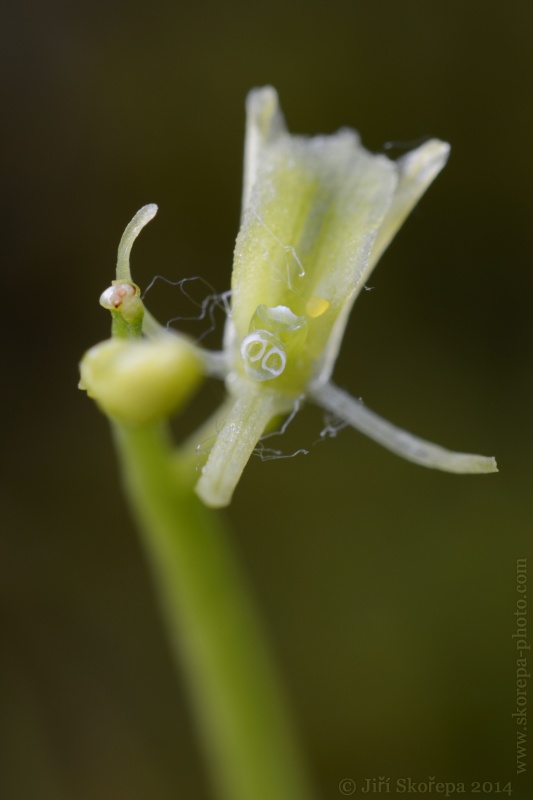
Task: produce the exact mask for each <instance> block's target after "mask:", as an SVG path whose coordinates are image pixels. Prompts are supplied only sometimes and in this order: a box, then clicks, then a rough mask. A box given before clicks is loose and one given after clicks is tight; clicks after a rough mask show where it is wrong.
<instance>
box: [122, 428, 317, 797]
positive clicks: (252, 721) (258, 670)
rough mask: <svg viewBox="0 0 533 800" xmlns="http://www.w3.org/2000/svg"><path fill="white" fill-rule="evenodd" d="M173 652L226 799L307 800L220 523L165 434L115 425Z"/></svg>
mask: <svg viewBox="0 0 533 800" xmlns="http://www.w3.org/2000/svg"><path fill="white" fill-rule="evenodd" d="M114 433H115V441H116V445H117V449H118V451H119V455H120V459H121V462H122V469H123V475H124V481H125V488H126V491H127V494H128V496H129V499H130V502H131V505H132V507H133V511H134V513H135V516H136V518H137V519H138V521H139V524H140V531H141V536H142V540H143V544H144V547H145V550H146V552H147V554H148V557H149V560H150V562H151V565H152V570H153V574H154V578H155V583H156V586H157V588H158V590H159V592H160V599H161V601H162V606H163V610H164V614H165V619H166V624H167V629H168V632H169V635H170V641H171V644H172V647H173V649H174V652H175V654H176V656H177V657H179V660H180V663H181V664H182V666H183V668H184V670H185V673H186V678H187V679H188V681H189V686H190V689H191V699H192V703H193V706H194V710H195V712H196V716H197V719H198V721H199V726H200V733H201V736H202V738H203V742H204V745H205V748H206V750H207V753H208V756H209V758H210V761H211V767H212V777H213V781H214V785H215V788H216V789H217V790H218V792H219V795H220V797H221V798H225V799H227V800H309V798H311V796H312V792H311V789H310V786H309V784H308V781H307V778H306V777H305V775H304V771H303V769H302V766H301V763H300V758H299V754H298V753H297V748H296V745H295V742H294V739H293V735H292V730H291V727H290V724H289V721H288V717H287V714H286V710H285V704H284V700H283V696H282V692H281V690H280V686H279V685H278V681H277V677H276V675H275V671H274V669H273V666H272V663H271V660H270V656H269V653H268V651H267V649H266V647H265V643H264V641H263V638H262V636H261V634H260V629H259V626H258V622H257V619H256V616H255V613H254V610H253V609H252V607H251V604H250V600H249V597H248V593H247V591H246V587H245V586H244V585H243V580H242V576H241V575H240V572H239V569H238V566H237V564H236V562H235V560H234V558H233V555H232V553H231V551H230V548H229V546H228V542H227V539H226V536H225V531H224V530H223V529H222V526H221V524H220V519H219V517H217V516H216V515H215V514H214V513H213V512H211V511H209V509H207V508H205V507H204V506H203V505H202V504H201V502H200V501H199V500H198V499H197V498H196V497H195V495H194V493H193V491H192V486H191V485H190V480H189V478H187V477H185V476H184V475H183V474H180V473H182V472H183V469H182V467H181V465H180V464H179V462H176V457H175V455H174V454H173V453H172V451H171V449H170V446H169V444H168V442H167V439H166V432H165V430H164V429H163V428H162V427H159V426H157V427H141V428H136V429H134V428H127V427H124V426H121V425H116V424H115V425H114Z"/></svg>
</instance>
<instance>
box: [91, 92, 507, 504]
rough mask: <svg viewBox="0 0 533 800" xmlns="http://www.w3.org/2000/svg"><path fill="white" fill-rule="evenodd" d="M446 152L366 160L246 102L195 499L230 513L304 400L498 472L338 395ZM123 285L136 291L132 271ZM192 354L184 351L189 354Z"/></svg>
mask: <svg viewBox="0 0 533 800" xmlns="http://www.w3.org/2000/svg"><path fill="white" fill-rule="evenodd" d="M448 153H449V145H448V144H446V143H445V142H441V141H439V140H437V139H432V140H430V141H428V142H426V143H425V144H423V145H422V146H421V147H418V148H417V149H416V150H413V151H412V152H410V153H408V154H407V155H405V156H403V157H402V158H400V159H399V160H397V161H392V160H390V159H389V158H387V157H386V156H384V155H374V154H372V153H369V152H368V151H367V150H365V149H364V148H363V147H362V145H361V144H360V140H359V137H358V135H357V133H356V132H355V131H352V130H348V129H343V130H340V131H338V132H337V133H335V134H333V135H331V136H316V137H312V138H308V137H303V136H294V135H291V134H289V133H288V131H287V128H286V125H285V121H284V118H283V115H282V113H281V110H280V108H279V104H278V97H277V94H276V92H275V90H274V89H272V88H270V87H266V88H262V89H256V90H254V91H252V92H251V93H250V94H249V96H248V100H247V126H246V144H245V174H244V191H243V211H242V224H241V229H240V232H239V235H238V237H237V243H236V247H235V256H234V266H233V275H232V283H231V289H232V295H231V310H230V314H229V316H228V319H227V323H226V330H225V336H224V349H223V352H221V353H206V352H205V351H202V355H201V359H202V360H203V364H204V369H205V371H206V372H207V373H208V374H211V375H215V376H216V377H220V378H223V379H224V380H225V382H226V386H227V391H228V394H229V398H230V400H229V403H227V404H226V406H225V407H224V413H223V419H221V420H220V425H221V427H220V428H219V430H218V433H217V435H216V438H215V441H214V444H213V446H212V448H211V450H210V452H209V455H208V458H207V462H206V464H205V466H204V467H203V469H202V471H201V475H200V478H199V480H198V483H197V487H196V491H197V493H198V495H199V496H200V497H201V499H202V500H203V501H204V502H205V503H206V504H207V505H209V506H213V507H220V506H225V505H227V504H228V503H229V502H230V500H231V497H232V494H233V491H234V489H235V487H236V485H237V483H238V481H239V478H240V476H241V474H242V471H243V469H244V467H245V465H246V463H247V461H248V459H249V458H250V456H251V455H252V453H253V451H254V449H255V448H256V446H257V443H258V441H259V439H260V438H261V436H262V435H263V434H264V432H265V429H266V428H267V426H268V425H269V423H271V422H272V420H273V419H274V418H277V417H280V416H282V415H288V414H290V413H291V412H292V411H293V410H294V409H295V408H296V407H298V406H299V404H300V403H301V401H302V400H308V401H310V402H312V403H315V404H317V405H319V406H321V407H322V408H323V409H325V410H326V411H328V412H331V413H333V414H334V415H335V416H336V417H337V418H339V419H340V420H343V421H345V422H347V423H348V424H349V425H351V426H353V427H354V428H357V429H358V430H359V431H361V432H363V433H365V434H366V435H367V436H369V437H371V438H372V439H374V440H376V441H377V442H379V443H380V444H382V445H383V446H384V447H387V448H388V449H389V450H392V451H393V452H395V453H396V454H398V455H400V456H403V457H404V458H406V459H408V460H410V461H414V462H416V463H418V464H422V465H423V466H426V467H432V468H436V469H442V470H446V471H449V472H459V473H480V472H494V471H497V468H496V462H495V460H494V459H493V458H487V457H484V456H478V455H471V454H467V453H454V452H450V451H449V450H445V449H444V448H442V447H439V446H438V445H435V444H431V443H429V442H427V441H424V440H422V439H418V438H417V437H415V436H413V435H412V434H410V433H407V432H406V431H404V430H401V429H399V428H397V427H395V426H394V425H392V424H391V423H389V422H386V421H385V420H383V419H381V418H380V417H379V416H378V415H376V414H375V413H373V412H372V411H370V410H369V409H367V408H366V407H365V406H364V405H363V403H362V402H360V401H359V400H356V399H355V398H353V397H351V396H350V395H349V394H347V393H346V392H344V391H343V390H342V389H339V388H338V387H336V386H335V385H334V384H333V383H332V382H331V374H332V371H333V367H334V364H335V360H336V358H337V355H338V352H339V347H340V344H341V341H342V337H343V334H344V329H345V327H346V323H347V321H348V316H349V314H350V310H351V308H352V305H353V303H354V301H355V299H356V297H357V295H358V293H359V292H360V291H361V289H362V287H363V286H364V284H365V282H366V281H367V279H368V276H369V275H370V272H371V271H372V269H373V268H374V266H375V264H376V263H377V260H378V259H379V257H380V256H381V254H382V253H383V251H384V250H385V248H386V247H387V246H388V245H389V243H390V241H391V240H392V238H393V236H394V235H395V233H396V231H397V230H398V228H399V227H400V225H401V224H402V222H403V221H404V219H405V218H406V217H407V215H408V214H409V212H410V211H411V209H412V208H413V206H414V205H415V204H416V203H417V202H418V200H419V199H420V197H421V196H422V194H423V193H424V192H425V190H426V189H427V187H428V186H429V185H430V183H431V182H432V181H433V179H434V178H435V177H436V175H437V174H438V173H439V171H440V170H441V169H442V167H443V166H444V164H445V163H446V160H447V157H448ZM154 209H155V210H156V207H155V206H146V207H145V208H144V209H141V211H140V212H139V214H138V215H137V216H136V217H135V218H134V220H132V223H130V226H128V229H127V231H129V232H130V234H131V235H129V238H128V237H127V236H125V237H124V238H123V242H125V243H126V244H127V248H126V249H127V252H126V251H124V255H123V258H122V263H128V264H129V262H128V258H129V250H130V249H131V244H132V243H133V239H134V238H135V236H136V235H137V233H138V232H139V230H140V229H141V227H142V226H143V225H144V224H146V222H147V221H149V219H151V218H152V216H153V215H154V213H155V210H154ZM117 278H119V284H120V283H124V282H126V283H127V282H128V281H131V276H130V275H129V265H128V266H127V268H126V267H123V268H122V270H121V271H118V272H117ZM131 286H133V287H134V284H131ZM115 288H116V287H115ZM135 288H136V287H134V289H132V290H129V291H130V295H131V296H132V297H134V296H135ZM110 291H111V290H108V292H110ZM104 294H105V293H104ZM128 297H129V296H128ZM106 299H107V302H108V305H107V307H110V308H111V307H112V306H111V305H109V299H110V298H109V297H107V298H106ZM131 302H134V301H132V300H130V303H131ZM104 304H105V302H104ZM116 307H117V306H116V304H115V308H116ZM161 330H162V329H159V328H158V326H157V323H155V322H154V320H153V318H151V317H150V316H149V315H147V313H146V314H145V317H144V321H143V331H144V332H145V333H147V334H148V335H152V336H153V337H155V338H156V339H157V338H158V337H159V336H162V333H161ZM168 335H169V334H168V333H165V336H166V337H168ZM165 341H166V340H165ZM167 347H168V345H167ZM183 348H184V349H185V350H187V353H188V352H189V349H188V348H189V345H188V344H185V341H184V343H183ZM180 357H181V356H180ZM93 394H94V392H93ZM178 394H179V393H178ZM180 398H181V395H180ZM96 399H98V398H96Z"/></svg>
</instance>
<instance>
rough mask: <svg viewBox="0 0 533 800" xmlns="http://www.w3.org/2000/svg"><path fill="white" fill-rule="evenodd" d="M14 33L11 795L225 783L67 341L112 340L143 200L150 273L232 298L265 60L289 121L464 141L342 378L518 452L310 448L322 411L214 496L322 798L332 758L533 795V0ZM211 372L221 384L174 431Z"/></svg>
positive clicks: (475, 446) (82, 795)
mask: <svg viewBox="0 0 533 800" xmlns="http://www.w3.org/2000/svg"><path fill="white" fill-rule="evenodd" d="M0 30H1V31H2V40H3V45H2V48H1V54H0V59H1V65H2V80H1V93H2V111H3V114H2V117H3V120H2V130H1V136H2V139H3V147H2V154H3V156H2V168H1V172H2V205H3V211H2V222H3V231H2V245H3V253H4V258H3V260H4V267H3V298H4V299H3V306H4V313H3V320H4V321H5V322H6V323H7V324H6V331H5V333H4V336H3V341H4V348H3V359H4V365H5V371H4V381H3V392H2V396H3V400H4V411H3V420H4V426H3V429H4V430H3V447H2V450H3V467H4V472H5V474H4V476H3V479H2V482H1V488H0V491H1V509H2V516H3V518H4V521H3V523H2V531H1V536H0V553H1V555H0V616H1V631H2V647H1V655H0V738H1V747H0V752H1V756H0V758H1V765H0V797H2V798H5V800H33V799H34V798H35V799H36V800H37V799H38V800H48V799H49V798H50V799H53V800H64V799H65V800H71V799H73V798H75V799H76V800H122V799H123V798H124V799H126V798H127V800H146V799H147V798H150V800H170V799H171V798H177V797H184V798H188V799H189V800H207V798H209V797H210V794H209V788H208V780H207V777H206V774H205V768H204V765H203V761H202V757H201V751H200V747H199V743H198V741H197V738H196V734H195V731H194V724H193V721H192V715H191V713H190V706H189V702H188V698H187V692H186V689H185V688H184V686H183V685H182V684H181V683H180V682H178V681H177V680H176V678H175V674H174V672H173V665H172V660H171V656H170V652H169V649H168V646H167V644H166V640H165V637H164V632H163V629H162V626H161V623H160V620H159V615H158V609H157V605H156V602H155V599H154V592H153V587H152V585H151V581H150V576H149V574H148V572H147V568H146V566H145V563H144V561H143V557H142V553H141V550H140V547H139V543H138V539H137V535H136V531H135V529H134V526H133V524H132V522H131V520H130V518H129V516H128V511H127V509H126V507H125V505H124V502H123V500H122V496H121V491H120V484H119V478H118V475H117V468H116V464H115V458H114V453H113V449H112V445H111V441H110V436H109V431H108V426H107V423H106V420H105V419H104V418H103V417H102V416H101V415H100V414H99V413H98V412H97V411H96V409H95V408H94V406H93V405H92V404H91V403H90V402H89V401H88V400H87V398H86V397H85V395H84V394H82V393H81V392H79V391H78V390H77V388H76V385H77V362H78V360H79V358H80V356H81V354H82V352H83V351H84V350H85V349H86V348H88V347H89V346H90V345H92V344H94V343H95V342H97V341H99V340H101V339H103V338H105V337H106V336H107V335H108V329H109V320H108V318H107V316H106V314H105V313H104V312H103V310H102V309H100V307H99V306H98V297H99V294H100V292H101V291H102V290H103V289H104V288H105V287H106V286H107V285H108V284H109V282H110V280H111V278H112V277H113V269H114V261H115V254H116V248H117V245H118V241H119V238H120V235H121V233H122V230H123V228H124V226H125V225H126V223H127V222H128V220H129V219H130V218H131V216H132V215H133V213H134V212H135V211H136V210H137V209H138V208H139V207H140V206H141V205H143V204H145V203H147V202H157V203H158V204H159V207H160V211H159V215H158V217H157V219H156V220H155V221H154V222H153V223H152V224H151V225H150V227H149V228H148V229H147V231H145V232H144V233H143V235H142V237H141V239H140V240H139V242H138V244H137V245H136V246H135V250H134V256H133V271H134V276H135V278H136V280H137V281H138V282H139V283H140V284H141V285H144V286H146V285H147V284H148V282H149V281H150V280H151V279H152V278H153V276H154V275H156V274H162V275H164V276H166V277H167V278H171V279H179V278H182V277H186V276H194V275H201V276H203V277H204V278H206V279H207V280H208V281H210V283H211V284H212V285H213V286H214V287H215V288H216V289H217V290H219V291H223V290H225V289H227V288H228V287H229V280H230V270H231V261H232V248H233V242H234V238H235V235H236V232H237V227H238V221H239V204H240V192H241V164H242V145H243V132H244V98H245V95H246V92H247V91H248V90H249V89H250V88H251V87H253V86H259V85H263V84H265V83H271V84H273V85H275V86H276V87H277V88H278V90H279V92H280V97H281V102H282V105H283V108H284V110H285V112H286V116H287V119H288V124H289V126H290V128H291V130H293V131H295V132H300V133H317V132H325V133H326V132H331V131H333V130H335V129H337V128H338V127H340V126H342V125H350V126H352V127H356V128H357V129H358V130H359V131H360V132H361V134H362V137H363V141H364V143H365V144H366V145H367V147H369V148H370V149H373V150H380V149H382V147H383V145H384V144H385V143H386V142H390V141H393V142H403V143H410V142H413V141H416V140H418V139H419V138H420V137H421V136H426V135H435V136H439V137H440V138H443V139H446V140H448V141H450V142H451V144H452V155H451V159H450V162H449V164H448V166H447V167H446V169H445V170H444V172H443V173H442V174H441V176H440V177H439V178H438V179H437V181H436V183H435V184H434V185H433V186H432V187H431V189H430V190H429V192H428V194H427V196H426V197H425V198H424V200H423V201H422V203H421V205H420V206H419V207H418V209H417V210H416V211H415V213H414V214H413V216H412V217H411V218H410V219H409V221H408V223H407V224H406V226H405V228H404V229H403V230H402V231H401V232H400V234H399V235H398V237H397V239H396V240H395V242H394V244H393V246H392V247H391V248H390V250H389V251H388V252H387V253H386V255H385V257H384V258H383V260H382V263H381V264H380V265H379V267H378V269H377V271H376V272H375V273H374V275H373V276H372V279H371V281H370V285H371V286H372V287H374V289H373V291H371V292H364V293H363V294H362V296H361V297H360V298H359V300H358V302H357V304H356V307H355V311H354V314H353V316H352V319H351V322H350V326H349V329H348V332H347V336H346V338H345V342H344V346H343V350H342V355H341V358H340V360H339V362H338V365H337V369H336V373H335V378H336V381H337V383H339V384H340V385H342V386H344V387H346V388H347V389H349V390H350V391H351V392H352V393H353V394H355V395H356V396H362V397H363V398H364V400H365V402H367V404H368V405H369V406H370V407H371V408H373V409H375V410H376V411H377V412H379V413H381V414H383V415H384V416H385V417H386V418H388V419H390V420H391V421H393V422H396V423H397V424H399V425H402V426H405V427H406V428H407V429H409V430H412V431H413V432H415V433H417V434H419V435H421V436H424V437H426V438H429V439H430V440H433V441H436V442H439V443H441V444H443V445H446V446H449V447H451V448H454V449H462V450H467V451H472V452H480V453H484V454H486V455H496V456H497V458H498V463H499V466H500V470H501V471H500V474H499V475H494V476H482V477H458V476H453V475H446V474H442V473H437V472H432V471H424V470H423V469H421V468H419V467H415V466H413V465H411V464H408V463H407V462H404V461H401V460H400V459H398V458H396V457H395V456H393V455H391V454H389V453H388V452H386V451H385V450H383V449H381V448H379V447H378V446H377V445H375V444H373V443H372V442H370V441H368V440H366V439H365V438H363V437H362V436H360V435H359V434H357V433H356V432H354V431H351V430H344V431H342V433H341V434H340V435H339V436H338V437H337V438H336V439H335V440H334V441H327V442H324V443H321V442H320V443H318V444H316V445H314V443H315V442H316V441H317V440H318V439H319V434H320V431H321V429H322V428H323V420H322V417H321V414H320V413H319V412H318V410H316V409H312V408H307V409H305V410H304V412H302V413H301V414H300V416H299V418H298V419H297V420H296V421H295V422H294V424H293V425H292V426H291V430H290V432H289V433H288V434H287V437H286V438H285V440H283V441H282V442H281V443H280V444H281V446H282V447H283V448H284V449H285V450H286V452H288V453H290V452H291V451H292V450H295V449H298V448H301V447H303V448H307V449H309V450H310V454H309V455H308V456H306V457H304V456H298V457H296V458H294V459H287V460H282V461H273V462H268V463H261V461H260V460H259V459H252V462H251V463H250V465H249V467H248V468H247V470H246V472H245V475H244V478H243V480H242V482H241V484H240V485H239V488H238V491H237V493H236V496H235V500H234V503H233V505H232V506H231V507H230V509H229V510H228V511H227V513H225V515H224V516H225V517H226V518H227V520H228V523H229V524H230V525H231V528H232V531H231V536H232V538H233V539H234V544H235V548H236V550H237V552H238V554H239V557H240V559H241V561H242V564H243V569H244V570H245V571H246V572H247V574H248V578H249V581H250V584H251V586H252V587H253V591H254V594H255V598H256V601H257V603H258V605H259V607H260V610H261V613H262V615H263V617H264V619H265V624H266V627H267V630H268V633H269V636H270V639H271V642H272V646H273V649H274V651H275V653H276V656H277V660H278V662H279V665H280V668H281V670H282V671H283V674H284V676H285V679H286V683H287V688H288V691H289V692H290V696H291V698H292V703H293V709H294V714H295V717H296V719H297V722H298V726H299V730H300V732H301V738H302V741H303V745H304V747H305V751H306V753H307V756H308V759H309V762H310V764H311V768H312V771H313V774H314V778H315V780H316V784H317V786H318V787H319V790H320V793H321V797H322V798H332V800H334V799H335V798H338V797H339V796H341V795H340V793H339V789H338V785H339V781H341V780H342V779H344V778H352V779H354V780H356V781H358V782H359V781H361V780H362V779H363V778H365V777H371V776H377V775H381V776H386V777H390V778H391V781H394V780H395V778H396V777H411V778H413V779H414V780H417V779H424V778H426V779H427V776H428V775H436V776H438V777H439V778H440V779H442V780H447V781H461V780H462V781H469V780H471V779H477V780H481V781H501V782H506V781H508V780H511V781H513V788H514V789H515V795H514V796H515V797H518V796H524V797H525V796H527V786H528V784H527V780H526V779H517V777H516V763H515V761H516V759H515V756H516V747H515V725H514V721H513V719H512V717H511V714H512V712H513V711H514V710H515V691H516V689H515V652H514V643H513V641H512V639H511V635H512V633H513V632H514V631H515V618H514V616H513V613H514V610H515V607H516V606H515V603H516V592H515V571H516V559H517V558H521V557H527V556H528V554H529V553H530V551H531V545H530V531H531V527H532V526H531V509H532V487H531V469H530V464H529V462H530V459H531V447H532V432H533V431H532V415H531V406H532V403H531V399H532V398H531V395H532V387H533V383H532V377H531V367H532V358H531V345H532V335H531V298H532V295H533V270H532V268H531V266H532V265H531V260H532V259H531V224H532V223H531V217H532V202H531V186H532V185H533V162H532V159H531V138H532V121H533V119H532V88H533V87H532V66H533V58H532V46H533V5H532V4H531V2H528V1H527V0H522V1H521V0H510V2H508V3H505V4H504V3H502V2H494V0H492V1H491V0H486V1H485V2H480V1H479V0H473V2H468V1H467V0H452V1H451V2H439V3H437V2H431V0H425V1H422V0H404V2H384V1H383V0H373V1H371V0H361V1H360V2H357V0H351V2H349V1H348V0H328V2H325V0H321V1H320V2H319V1H318V0H306V2H303V1H302V0H283V2H281V0H272V2H270V3H252V2H248V3H244V2H238V1H237V0H226V2H224V3H215V2H204V0H198V2H196V3H172V2H168V0H153V2H151V3H142V2H139V0H129V2H124V0H117V1H116V2H113V3H110V2H103V1H102V0H94V1H93V2H91V3H84V2H81V3H72V2H65V1H61V0H48V2H45V3H42V2H38V1H37V0H18V2H15V1H14V0H11V2H7V3H5V4H3V5H2V9H1V11H0ZM401 152H403V149H402V148H400V149H398V150H393V151H392V153H393V154H394V155H396V154H398V153H401ZM201 291H202V290H201V289H200V295H201ZM149 299H150V303H149V305H150V307H151V309H152V310H153V311H154V312H156V313H157V314H159V315H160V316H161V317H162V318H169V317H171V316H174V315H176V314H182V315H188V314H191V313H194V309H192V310H191V306H190V305H187V303H186V302H185V301H184V298H183V297H180V295H179V292H178V291H177V290H175V289H172V288H169V287H162V285H158V286H157V287H156V288H155V289H154V290H153V293H152V295H151V296H150V298H149ZM220 327H221V321H219V326H218V334H220ZM195 330H198V332H201V330H202V329H201V328H199V329H195ZM208 343H209V344H210V345H211V346H213V347H214V346H216V344H217V339H216V336H214V337H211V338H210V339H209V340H208ZM222 394H223V391H222V387H221V386H220V385H217V384H215V383H214V382H213V383H210V384H209V385H208V386H207V387H206V388H205V389H204V390H203V391H202V393H201V395H200V397H199V400H198V402H197V403H196V404H195V407H194V410H193V411H191V412H190V414H189V415H188V416H187V415H186V416H185V417H184V419H183V420H182V421H180V420H178V422H177V425H176V429H177V431H178V432H179V431H180V430H181V431H184V430H186V429H187V428H188V426H190V424H192V421H193V418H194V419H201V418H202V416H204V415H205V414H206V413H207V410H208V409H210V408H212V407H213V406H214V405H215V404H216V403H217V402H218V401H219V399H220V398H221V397H222ZM532 563H533V562H532ZM250 800H253V798H251V799H250Z"/></svg>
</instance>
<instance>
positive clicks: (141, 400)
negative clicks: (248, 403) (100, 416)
mask: <svg viewBox="0 0 533 800" xmlns="http://www.w3.org/2000/svg"><path fill="white" fill-rule="evenodd" d="M203 372H204V363H203V360H202V358H201V356H200V354H199V351H198V350H197V349H196V348H195V347H194V345H193V344H191V343H190V342H189V341H188V340H187V339H185V338H183V337H181V336H177V335H172V334H167V335H164V336H160V337H158V338H157V339H131V340H129V339H122V338H113V339H109V340H107V341H105V342H101V343H100V344H97V345H96V346H95V347H92V348H91V349H90V350H89V351H88V352H87V353H85V355H84V357H83V359H82V361H81V364H80V374H81V381H80V389H85V390H86V392H87V394H88V395H89V397H92V398H93V399H94V400H95V401H96V403H97V404H98V406H99V407H100V409H101V410H102V411H103V412H104V413H105V414H108V415H109V416H111V417H114V418H115V419H117V420H118V421H120V422H123V423H125V424H127V425H146V424H149V423H152V422H155V421H157V420H158V419H161V418H165V417H168V416H169V415H170V414H172V413H173V412H175V411H176V410H177V409H178V408H179V407H180V406H181V405H183V404H184V403H185V402H186V401H187V400H188V399H189V397H190V396H191V394H192V393H193V392H194V390H195V389H196V387H197V386H198V384H199V382H200V379H201V377H202V375H203Z"/></svg>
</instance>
